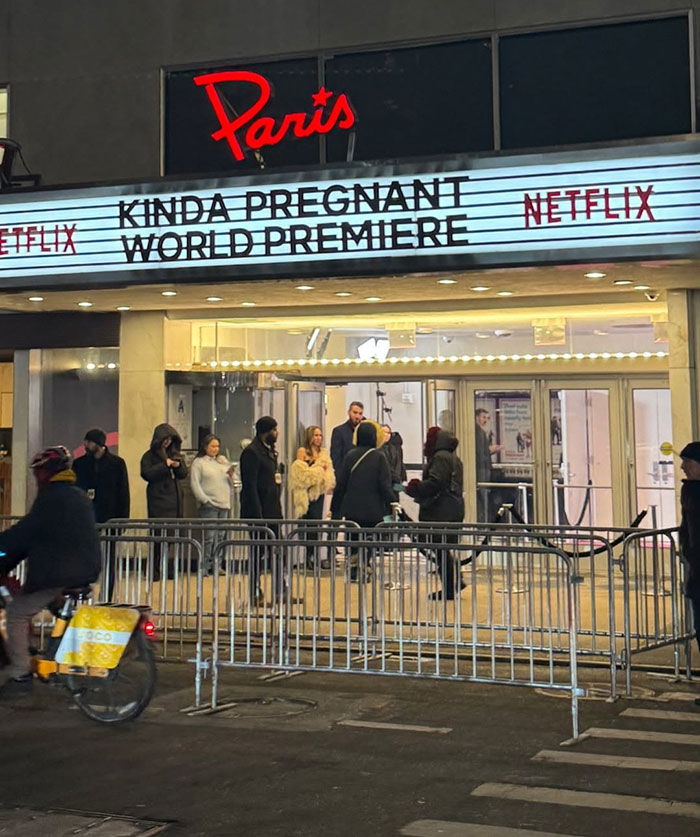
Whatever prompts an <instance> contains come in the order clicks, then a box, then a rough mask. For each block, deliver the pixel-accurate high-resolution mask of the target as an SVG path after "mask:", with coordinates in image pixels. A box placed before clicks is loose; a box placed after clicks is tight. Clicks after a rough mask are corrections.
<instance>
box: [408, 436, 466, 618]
mask: <svg viewBox="0 0 700 837" xmlns="http://www.w3.org/2000/svg"><path fill="white" fill-rule="evenodd" d="M458 444H459V443H458V441H457V438H456V437H455V436H454V435H453V434H452V433H449V432H448V431H447V430H442V429H441V428H440V427H430V428H428V433H427V435H426V437H425V445H424V447H423V453H424V456H425V459H426V465H425V467H424V469H423V478H422V479H420V480H418V479H413V480H411V481H410V482H409V483H408V485H407V486H406V494H408V495H409V497H413V498H414V499H415V500H416V502H417V503H418V505H419V507H420V514H419V516H418V519H419V520H420V521H430V522H435V523H440V522H445V523H461V522H462V521H463V520H464V497H463V494H462V492H463V488H464V469H463V466H462V461H461V460H460V458H459V457H458V456H457V454H456V453H455V450H456V449H457V445H458ZM427 540H428V541H429V542H430V543H431V544H432V545H433V547H434V548H435V557H436V563H437V566H438V569H439V571H440V576H441V578H442V590H440V591H438V592H436V593H433V594H431V598H434V599H443V600H445V601H451V600H453V599H454V597H455V589H456V588H457V587H459V589H460V590H461V589H462V588H463V587H464V583H463V582H462V579H461V576H460V574H459V563H458V561H457V560H456V559H455V558H454V556H453V555H452V553H451V552H450V550H449V549H446V548H444V547H443V548H440V545H445V544H447V545H450V544H456V543H457V542H458V541H459V533H458V532H457V531H454V532H449V533H447V534H444V535H443V534H433V535H428V537H427Z"/></svg>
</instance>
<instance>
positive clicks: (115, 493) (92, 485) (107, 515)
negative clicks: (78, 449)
mask: <svg viewBox="0 0 700 837" xmlns="http://www.w3.org/2000/svg"><path fill="white" fill-rule="evenodd" d="M106 441H107V436H106V434H105V432H104V430H101V429H100V428H99V427H95V428H93V429H92V430H88V431H87V433H86V434H85V455H84V456H80V457H78V458H77V459H76V460H75V461H74V462H73V470H74V471H75V476H76V479H77V482H76V485H77V486H78V488H82V489H83V491H85V492H86V493H87V495H88V496H89V497H90V499H91V500H92V507H93V509H94V512H95V520H96V521H97V523H105V522H106V521H108V520H112V519H115V518H118V519H123V518H127V517H128V516H129V511H130V505H131V504H130V497H129V476H128V474H127V470H126V462H124V460H123V459H122V458H121V456H116V455H115V454H113V453H112V452H111V451H110V449H109V448H108V447H107V445H106V444H105V442H106Z"/></svg>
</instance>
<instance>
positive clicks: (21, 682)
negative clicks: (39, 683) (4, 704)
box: [0, 674, 34, 700]
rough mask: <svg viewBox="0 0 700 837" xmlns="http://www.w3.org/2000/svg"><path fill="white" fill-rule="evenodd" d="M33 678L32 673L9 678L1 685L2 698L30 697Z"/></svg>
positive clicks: (0, 698)
mask: <svg viewBox="0 0 700 837" xmlns="http://www.w3.org/2000/svg"><path fill="white" fill-rule="evenodd" d="M33 682H34V681H33V678H32V675H31V674H25V675H23V676H22V677H17V678H13V679H11V680H7V681H6V682H5V683H3V685H2V686H0V700H17V698H23V697H28V696H29V695H31V693H32V685H33Z"/></svg>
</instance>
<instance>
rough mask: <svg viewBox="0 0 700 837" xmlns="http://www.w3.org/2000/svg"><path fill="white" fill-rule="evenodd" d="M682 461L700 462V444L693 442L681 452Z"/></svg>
mask: <svg viewBox="0 0 700 837" xmlns="http://www.w3.org/2000/svg"><path fill="white" fill-rule="evenodd" d="M681 459H692V460H693V461H694V462H700V442H691V443H690V444H688V445H686V446H685V447H684V448H683V450H682V451H681Z"/></svg>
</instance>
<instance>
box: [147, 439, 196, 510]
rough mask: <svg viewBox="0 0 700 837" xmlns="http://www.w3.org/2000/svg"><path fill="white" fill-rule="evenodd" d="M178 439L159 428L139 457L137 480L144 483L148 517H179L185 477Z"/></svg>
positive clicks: (185, 467)
mask: <svg viewBox="0 0 700 837" xmlns="http://www.w3.org/2000/svg"><path fill="white" fill-rule="evenodd" d="M181 447H182V439H181V438H180V435H179V434H178V432H177V430H175V428H174V427H171V426H170V425H169V424H159V425H158V426H157V427H156V428H155V430H154V431H153V439H152V440H151V446H150V447H149V449H148V450H147V451H146V453H144V455H143V456H142V457H141V477H142V478H143V479H144V480H146V482H147V483H148V488H147V489H146V500H147V502H148V516H149V517H182V485H181V484H180V482H181V480H184V479H185V478H186V477H187V466H186V465H185V463H184V462H183V461H182V456H181V454H180V448H181Z"/></svg>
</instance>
